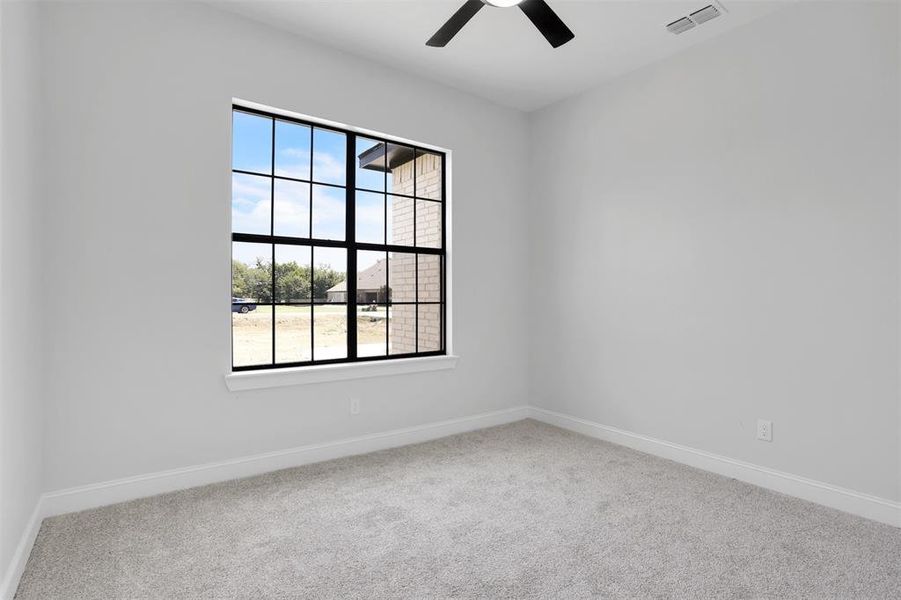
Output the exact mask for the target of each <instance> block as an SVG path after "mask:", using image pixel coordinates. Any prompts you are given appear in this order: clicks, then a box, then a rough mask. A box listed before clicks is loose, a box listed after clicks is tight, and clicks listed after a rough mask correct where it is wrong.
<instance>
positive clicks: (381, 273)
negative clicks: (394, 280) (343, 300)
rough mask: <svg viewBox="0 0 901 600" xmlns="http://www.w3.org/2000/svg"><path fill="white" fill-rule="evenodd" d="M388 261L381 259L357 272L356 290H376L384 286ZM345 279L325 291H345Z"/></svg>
mask: <svg viewBox="0 0 901 600" xmlns="http://www.w3.org/2000/svg"><path fill="white" fill-rule="evenodd" d="M387 267H388V261H387V260H386V259H384V258H383V259H381V260H379V261H377V262H376V263H375V264H374V265H372V266H371V267H368V268H366V269H363V270H362V271H360V272H359V273H358V274H357V291H358V292H377V291H379V290H380V289H382V287H384V286H385V282H386V281H387V279H388V268H387ZM346 291H347V280H344V281H342V282H341V283H339V284H337V285H335V286H332V287H330V288H329V289H327V290H326V292H346Z"/></svg>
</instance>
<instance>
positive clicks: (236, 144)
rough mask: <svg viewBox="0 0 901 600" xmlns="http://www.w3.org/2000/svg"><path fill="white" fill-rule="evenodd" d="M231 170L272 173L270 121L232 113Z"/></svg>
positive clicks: (265, 118)
mask: <svg viewBox="0 0 901 600" xmlns="http://www.w3.org/2000/svg"><path fill="white" fill-rule="evenodd" d="M232 168H233V169H239V170H241V171H253V172H254V173H265V174H266V175H269V174H271V173H272V119H270V118H268V117H259V116H257V115H251V114H249V113H245V112H240V111H234V112H233V113H232Z"/></svg>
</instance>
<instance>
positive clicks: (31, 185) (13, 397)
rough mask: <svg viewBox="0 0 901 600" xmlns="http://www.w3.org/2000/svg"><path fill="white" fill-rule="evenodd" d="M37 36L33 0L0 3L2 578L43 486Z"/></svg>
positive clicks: (0, 490) (0, 440) (0, 506)
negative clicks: (36, 175) (38, 230)
mask: <svg viewBox="0 0 901 600" xmlns="http://www.w3.org/2000/svg"><path fill="white" fill-rule="evenodd" d="M38 35H39V28H38V14H37V9H36V7H35V6H33V5H30V4H25V3H9V2H0V98H2V106H0V139H2V147H0V577H3V576H4V574H6V573H7V568H8V566H9V565H10V560H11V559H12V556H13V553H14V552H15V549H16V545H17V544H18V543H19V540H20V539H21V536H22V533H23V532H24V530H25V525H26V523H27V522H28V518H29V517H30V516H31V513H32V511H33V510H34V508H35V505H36V502H37V499H38V496H39V495H40V493H41V491H42V487H41V484H42V478H41V469H42V467H41V446H42V442H41V440H42V427H43V423H42V404H41V401H40V396H39V389H38V388H39V385H38V380H39V377H40V374H41V370H40V365H39V364H38V361H39V356H38V351H39V347H40V340H41V331H42V327H41V310H40V302H41V298H40V294H39V293H38V276H39V275H38V274H39V271H38V266H39V265H40V256H41V254H40V245H39V243H38V241H37V237H36V232H37V227H38V218H39V215H38V193H37V181H36V178H35V166H36V164H37V163H36V158H37V155H36V153H37V150H38V139H39V122H38V111H37V107H36V99H37V97H38V85H39V79H38V70H37V66H38V53H37V50H38V44H37V39H38ZM0 593H2V592H0Z"/></svg>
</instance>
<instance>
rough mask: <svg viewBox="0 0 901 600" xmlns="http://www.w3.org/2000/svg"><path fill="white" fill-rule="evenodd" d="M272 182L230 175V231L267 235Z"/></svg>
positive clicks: (247, 176) (269, 231) (261, 178)
mask: <svg viewBox="0 0 901 600" xmlns="http://www.w3.org/2000/svg"><path fill="white" fill-rule="evenodd" d="M271 196H272V180H271V179H270V178H268V177H259V176H257V175H243V174H241V173H233V174H232V231H234V232H235V233H259V234H263V235H269V234H270V233H271V230H270V223H271V221H272V208H271V205H270V201H271Z"/></svg>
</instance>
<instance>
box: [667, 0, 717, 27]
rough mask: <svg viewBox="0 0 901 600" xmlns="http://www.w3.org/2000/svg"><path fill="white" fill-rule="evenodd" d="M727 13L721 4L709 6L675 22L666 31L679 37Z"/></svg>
mask: <svg viewBox="0 0 901 600" xmlns="http://www.w3.org/2000/svg"><path fill="white" fill-rule="evenodd" d="M725 12H726V11H725V9H724V8H723V5H722V4H720V3H719V2H716V3H715V4H709V5H707V6H705V7H704V8H702V9H701V10H696V11H694V12H693V13H691V14H690V15H688V16H687V17H682V18H681V19H677V20H675V21H673V22H672V23H670V24H669V25H667V26H666V30H667V31H669V32H670V33H675V34H677V35H678V34H680V33H685V32H686V31H688V30H689V29H693V28H694V27H695V25H701V24H702V23H706V22H707V21H710V20H711V19H715V18H717V17H718V16H720V15H721V14H723V13H725Z"/></svg>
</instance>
